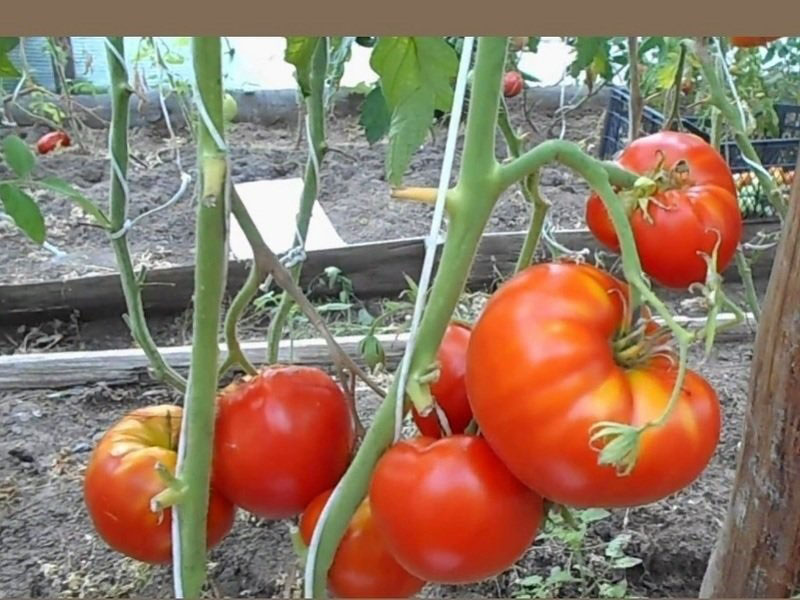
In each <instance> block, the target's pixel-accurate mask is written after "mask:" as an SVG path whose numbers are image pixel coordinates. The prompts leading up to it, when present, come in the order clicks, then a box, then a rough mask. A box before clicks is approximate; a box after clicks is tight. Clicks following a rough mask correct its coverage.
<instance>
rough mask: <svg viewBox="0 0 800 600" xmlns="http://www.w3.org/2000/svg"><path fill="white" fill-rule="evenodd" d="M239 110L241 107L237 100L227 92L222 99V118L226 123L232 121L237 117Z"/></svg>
mask: <svg viewBox="0 0 800 600" xmlns="http://www.w3.org/2000/svg"><path fill="white" fill-rule="evenodd" d="M238 110H239V107H238V105H237V104H236V100H235V99H234V97H233V96H231V95H230V94H228V93H227V92H226V93H225V97H224V98H223V99H222V118H223V119H224V120H225V122H226V123H230V122H232V121H233V120H234V119H235V118H236V113H237V112H238Z"/></svg>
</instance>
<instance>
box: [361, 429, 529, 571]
mask: <svg viewBox="0 0 800 600" xmlns="http://www.w3.org/2000/svg"><path fill="white" fill-rule="evenodd" d="M369 498H370V504H371V506H372V514H373V518H374V519H375V523H376V524H377V526H378V530H379V531H380V533H381V535H382V536H383V539H384V541H385V543H386V546H387V548H389V551H390V552H391V553H392V555H394V557H395V558H396V559H397V562H399V563H400V564H401V565H402V566H403V567H405V568H406V569H407V570H408V571H409V572H410V573H412V574H414V575H416V576H417V577H419V578H420V579H425V580H426V581H433V582H438V583H468V582H474V581H480V580H482V579H486V578H487V577H492V576H494V575H497V574H499V573H501V572H502V571H505V570H506V569H508V568H509V567H511V566H512V565H513V564H514V562H515V561H516V560H517V559H519V557H520V556H522V554H523V553H524V552H525V550H526V549H527V548H528V547H529V546H530V544H531V543H532V542H533V540H534V537H535V536H536V532H537V530H538V529H539V525H540V524H541V521H542V513H543V507H542V500H541V498H540V497H539V496H538V495H536V494H535V493H533V492H532V491H531V490H529V489H527V488H526V487H525V486H524V485H522V483H520V482H519V481H518V480H517V479H515V478H514V476H513V475H511V473H510V472H509V471H508V469H507V468H506V467H505V466H504V465H503V463H502V462H501V461H500V460H499V459H498V458H497V456H496V455H495V454H494V452H492V450H491V448H489V445H488V444H487V443H486V441H485V440H484V439H483V438H481V437H475V436H467V435H454V436H449V437H445V438H442V439H440V440H434V439H432V438H428V437H419V438H414V439H411V440H403V441H400V442H398V443H397V444H395V445H394V446H392V447H391V448H389V449H388V450H387V451H386V452H385V453H384V455H383V456H382V457H381V458H380V460H379V461H378V463H377V465H376V467H375V471H374V472H373V475H372V482H371V484H370V488H369Z"/></svg>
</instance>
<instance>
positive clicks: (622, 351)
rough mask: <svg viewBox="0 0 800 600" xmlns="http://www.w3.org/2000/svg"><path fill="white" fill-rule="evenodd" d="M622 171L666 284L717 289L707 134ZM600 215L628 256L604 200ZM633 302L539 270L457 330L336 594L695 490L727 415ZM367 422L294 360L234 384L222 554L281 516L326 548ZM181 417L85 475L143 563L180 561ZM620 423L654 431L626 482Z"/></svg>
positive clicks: (663, 138)
mask: <svg viewBox="0 0 800 600" xmlns="http://www.w3.org/2000/svg"><path fill="white" fill-rule="evenodd" d="M618 160H619V163H620V165H622V166H623V167H624V168H626V169H629V170H631V171H634V172H636V173H639V174H641V175H642V176H643V178H642V179H641V180H640V181H639V182H638V183H637V185H636V186H634V189H633V190H632V192H630V193H631V194H632V195H630V196H625V195H624V193H622V197H623V199H624V200H625V201H626V202H628V203H629V206H628V214H629V218H630V223H631V227H632V230H633V233H634V241H635V243H636V246H637V250H638V252H639V254H640V257H641V261H642V266H643V269H644V270H645V271H646V272H647V273H648V274H649V275H650V276H651V277H653V278H654V279H655V280H657V281H659V282H660V283H662V284H664V285H670V286H674V287H683V286H687V285H689V284H690V283H692V282H696V281H703V279H704V277H705V275H706V268H707V264H706V262H705V261H704V259H703V258H702V256H701V255H702V254H707V255H712V254H714V253H715V255H716V258H717V264H716V265H715V267H716V268H717V269H722V268H724V267H725V266H726V265H727V264H728V262H729V261H730V260H731V256H732V254H733V250H734V249H735V247H736V244H738V242H739V237H740V235H741V217H740V215H739V212H738V206H737V199H736V188H735V186H734V182H733V178H732V177H731V174H730V171H729V170H728V169H727V167H726V165H725V164H724V161H723V160H722V158H721V157H720V156H719V154H718V153H717V152H716V151H715V150H713V149H712V148H711V147H710V146H709V145H708V144H706V143H705V142H703V140H701V139H700V138H698V137H696V136H691V135H689V134H681V133H674V132H662V133H659V134H655V135H651V136H648V137H645V138H641V139H639V140H636V141H634V142H633V143H631V144H630V145H629V146H628V147H627V148H626V149H625V150H624V151H623V153H622V154H621V156H620V157H619V159H618ZM642 182H644V183H642ZM642 190H644V191H642ZM587 220H588V222H589V226H590V228H591V229H592V231H593V232H594V233H595V235H596V236H597V237H598V238H599V239H601V241H603V242H604V243H606V244H607V245H609V246H611V247H613V248H615V249H618V247H619V244H618V241H617V239H616V233H615V230H614V227H613V225H612V224H611V221H610V219H609V217H608V215H607V213H606V212H605V207H604V205H603V203H602V201H601V199H600V198H599V197H598V196H596V195H595V196H592V197H591V198H590V199H589V201H588V204H587ZM664 239H669V240H670V246H669V252H664V250H663V246H664ZM632 306H633V305H632V298H631V295H630V290H629V288H628V286H627V284H625V283H624V282H622V281H620V280H618V279H616V278H615V277H613V276H612V275H610V274H609V273H607V272H605V271H603V270H601V269H599V268H596V267H593V266H590V265H586V264H574V263H569V262H553V263H541V264H537V265H534V266H531V267H528V268H526V269H524V270H523V271H521V272H519V273H518V274H516V275H515V276H514V277H512V278H511V279H510V280H508V281H506V282H505V283H504V284H503V285H502V286H501V287H500V288H499V289H498V290H497V291H496V292H495V293H494V294H493V295H492V296H491V297H490V299H489V301H488V302H487V304H486V306H485V308H484V309H483V311H482V313H481V314H480V316H479V317H478V319H477V320H476V322H475V323H474V324H472V325H467V324H464V323H458V322H453V323H450V324H449V326H448V327H447V329H446V331H445V334H444V336H443V339H442V341H441V344H440V346H439V348H438V352H437V354H436V364H434V365H431V366H430V367H431V368H430V373H431V374H432V381H431V382H430V386H429V387H430V395H431V398H432V400H433V406H431V407H430V409H429V410H425V411H422V412H418V411H417V410H415V409H412V418H413V420H414V422H415V423H416V425H417V428H418V429H419V432H420V435H418V436H415V437H412V438H410V439H405V440H400V441H397V442H396V443H394V444H393V445H392V446H391V447H390V448H389V449H388V450H387V451H386V452H385V453H384V454H383V456H381V457H380V458H379V460H378V461H377V464H376V466H375V470H374V472H373V473H372V478H371V480H370V482H369V488H368V493H367V496H366V497H365V498H364V499H363V501H362V502H361V504H360V506H359V507H358V508H357V510H356V512H355V514H354V515H353V516H352V518H351V520H350V523H349V524H348V527H347V528H346V531H345V533H344V536H343V538H342V539H341V541H340V543H339V546H338V548H337V550H336V552H335V556H334V559H333V563H332V566H331V568H330V569H329V572H328V586H329V588H330V590H331V591H332V592H333V593H334V594H335V595H336V596H343V597H403V596H409V595H413V594H415V593H417V592H418V591H419V590H420V589H421V588H422V587H423V586H424V585H425V583H426V582H436V583H446V584H460V583H467V582H475V581H479V580H482V579H485V578H487V577H492V576H494V575H497V574H499V573H501V572H503V571H505V570H507V569H508V568H510V567H511V566H512V565H513V564H514V562H515V561H517V560H518V559H519V558H520V557H521V556H522V555H523V554H524V552H525V551H526V550H527V549H528V548H529V547H530V545H531V544H532V543H533V541H534V539H535V537H536V535H537V532H538V530H539V528H540V526H541V524H542V520H543V518H544V512H545V505H546V502H551V503H556V504H562V505H568V506H573V507H582V508H583V507H605V508H613V507H629V506H636V505H642V504H647V503H651V502H655V501H658V500H661V499H663V498H665V497H667V496H669V495H671V494H674V493H676V492H677V491H679V490H681V489H682V488H684V487H685V486H687V485H689V484H690V483H692V482H693V481H694V480H695V479H696V478H697V477H698V476H699V475H700V473H701V472H702V471H703V469H705V467H706V465H707V464H708V462H709V461H710V460H711V457H712V455H713V453H714V451H715V449H716V447H717V444H718V441H719V436H720V429H721V422H720V421H721V416H720V415H721V411H720V403H719V400H718V398H717V395H716V393H715V391H714V389H713V388H712V387H711V386H710V385H709V383H708V382H707V381H706V380H705V379H703V377H702V376H700V375H699V374H698V373H696V372H694V371H692V370H687V372H686V373H685V378H684V380H683V383H682V386H680V388H676V387H675V384H676V382H677V379H678V375H679V369H678V366H677V359H676V356H675V354H674V352H673V350H672V346H671V343H670V336H669V334H668V332H667V331H666V330H665V329H663V328H661V327H659V326H658V325H657V324H656V323H655V322H654V321H653V320H652V318H651V316H650V314H649V312H648V311H647V310H646V309H644V308H642V309H639V310H634V309H633V307H632ZM420 381H422V379H420ZM673 395H674V397H673ZM668 407H670V410H669V411H667V408H668ZM350 411H351V409H350V406H349V403H348V401H347V398H346V397H345V394H344V393H343V391H342V389H341V388H340V387H339V385H337V383H336V382H335V381H334V380H333V379H332V378H331V377H330V376H329V375H327V374H326V373H324V372H323V371H321V370H320V369H316V368H310V367H299V366H286V365H276V366H272V367H268V368H265V369H263V370H261V371H260V372H259V373H258V374H256V375H254V376H251V377H244V378H241V379H239V380H237V381H236V382H234V383H233V384H231V385H229V386H228V387H226V388H224V389H222V390H221V391H220V392H219V394H218V398H217V406H216V417H215V419H216V420H215V434H214V443H213V460H212V473H211V485H210V490H209V511H208V520H207V538H208V546H209V547H210V546H213V545H215V544H217V543H219V542H220V540H221V539H222V538H224V537H225V535H227V533H228V532H229V531H230V529H231V527H232V524H233V520H234V514H235V511H236V509H237V507H238V508H242V509H244V510H247V511H249V512H251V513H253V514H255V515H258V516H260V517H263V518H267V519H285V518H298V517H299V524H300V534H301V537H302V539H303V540H304V542H305V543H306V544H308V543H310V541H311V538H312V535H313V532H314V528H315V527H316V525H317V522H318V520H319V518H320V515H321V513H322V511H323V509H324V507H325V505H326V503H327V502H328V500H329V498H330V496H331V493H332V490H333V489H334V488H335V486H336V484H337V483H338V482H339V480H340V478H341V477H342V475H343V474H344V472H345V470H346V469H347V467H348V465H349V463H350V461H351V459H352V456H353V452H354V449H355V442H356V434H355V423H354V419H353V415H352V414H351V412H350ZM181 416H182V412H181V408H180V407H177V406H155V407H148V408H142V409H138V410H135V411H133V412H131V413H130V414H128V415H126V416H125V417H123V418H122V419H121V420H120V421H119V422H118V423H116V424H114V425H113V426H112V427H111V428H110V429H109V430H108V432H107V433H106V434H105V436H104V437H103V438H102V440H101V441H100V443H99V444H98V446H97V447H96V448H95V450H94V452H93V454H92V457H91V459H90V462H89V466H88V468H87V472H86V480H85V500H86V504H87V507H88V509H89V513H90V515H91V518H92V520H93V522H94V524H95V527H96V529H97V531H98V533H99V534H100V536H101V537H102V538H103V539H104V540H105V541H106V542H107V543H108V544H109V545H110V546H111V547H112V548H114V549H116V550H118V551H120V552H123V553H125V554H127V555H129V556H132V557H134V558H136V559H138V560H142V561H146V562H153V563H163V562H167V561H169V559H170V553H171V541H170V509H169V503H166V504H164V506H165V508H163V509H161V508H160V506H159V505H157V504H156V505H154V504H153V499H154V497H155V498H160V499H162V500H165V499H169V493H168V492H169V489H170V488H168V482H169V481H170V480H171V474H172V473H174V471H175V466H176V460H177V447H178V442H179V439H180V430H181ZM609 422H611V423H616V424H619V426H620V427H623V428H624V427H627V428H629V429H631V430H636V431H638V436H639V437H638V438H637V442H636V450H637V452H636V456H635V461H633V463H632V464H630V465H629V468H628V469H627V470H626V471H625V472H624V473H620V472H619V470H618V468H617V467H618V465H612V464H605V463H603V462H601V461H600V460H599V451H600V450H602V448H603V444H605V443H607V441H608V440H607V439H601V440H597V439H595V438H594V437H593V436H592V431H593V428H594V427H595V426H596V425H597V424H598V423H609ZM157 466H160V469H157V468H156V467H157ZM165 490H166V491H165ZM173 491H174V492H175V493H176V494H179V493H180V491H179V490H173Z"/></svg>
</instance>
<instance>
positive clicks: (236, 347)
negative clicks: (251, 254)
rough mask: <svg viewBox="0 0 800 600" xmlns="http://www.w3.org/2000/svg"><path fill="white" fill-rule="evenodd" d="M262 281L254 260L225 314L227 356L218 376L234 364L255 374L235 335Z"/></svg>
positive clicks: (246, 371) (254, 369)
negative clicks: (243, 314)
mask: <svg viewBox="0 0 800 600" xmlns="http://www.w3.org/2000/svg"><path fill="white" fill-rule="evenodd" d="M262 281H263V278H262V277H261V275H260V273H259V271H258V268H257V266H256V262H255V260H254V261H253V264H252V265H251V266H250V272H249V273H248V274H247V279H246V280H245V282H244V285H242V288H241V289H240V290H239V293H238V294H236V297H235V298H234V299H233V302H231V305H230V306H229V307H228V313H227V314H226V315H225V343H226V344H227V346H228V357H227V358H226V359H225V362H224V363H223V364H222V366H221V367H220V368H219V376H220V377H222V376H223V375H224V374H225V373H226V372H227V371H228V369H230V368H231V367H232V366H233V365H235V364H238V365H239V366H241V367H242V369H244V371H245V373H247V374H248V375H255V373H256V368H255V367H254V366H253V363H251V362H250V360H249V359H248V358H247V356H245V354H244V352H243V351H242V346H241V344H240V343H239V338H238V336H237V335H236V326H237V325H238V323H239V318H240V317H241V316H242V313H243V312H244V310H245V309H246V308H247V307H248V305H249V304H250V301H251V300H252V299H253V298H255V295H256V294H257V293H258V286H259V285H261V282H262Z"/></svg>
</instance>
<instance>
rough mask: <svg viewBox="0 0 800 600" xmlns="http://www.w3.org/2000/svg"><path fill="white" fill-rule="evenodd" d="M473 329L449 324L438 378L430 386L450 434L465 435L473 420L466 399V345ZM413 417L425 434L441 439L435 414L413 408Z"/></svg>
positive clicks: (439, 356)
mask: <svg viewBox="0 0 800 600" xmlns="http://www.w3.org/2000/svg"><path fill="white" fill-rule="evenodd" d="M469 336H470V329H469V327H467V326H466V325H464V324H461V323H450V325H448V326H447V330H446V331H445V333H444V338H442V343H441V345H440V346H439V351H438V352H437V355H436V359H437V360H438V361H439V365H440V372H439V379H437V380H436V381H435V382H434V383H433V384H431V394H432V395H433V398H434V400H435V401H436V403H437V404H438V405H439V407H440V408H441V409H442V411H443V412H444V414H445V416H446V417H447V423H448V425H450V431H451V433H464V430H465V429H466V428H467V426H468V425H469V423H470V421H472V409H470V407H469V400H468V399H467V384H466V383H465V382H464V375H465V373H466V372H467V346H468V345H469ZM411 416H412V417H413V419H414V423H416V424H417V427H419V430H420V432H422V434H423V435H426V436H428V437H432V438H439V437H441V436H442V430H441V428H440V426H439V420H438V418H437V416H436V413H435V412H431V413H430V414H429V415H427V416H425V417H423V416H421V415H420V414H419V413H418V412H417V411H416V409H415V408H414V407H412V408H411Z"/></svg>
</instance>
